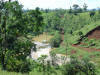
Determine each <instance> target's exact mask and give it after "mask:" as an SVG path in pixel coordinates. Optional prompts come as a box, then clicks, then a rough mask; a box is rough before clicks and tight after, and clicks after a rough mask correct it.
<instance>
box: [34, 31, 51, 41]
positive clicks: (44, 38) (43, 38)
mask: <svg viewBox="0 0 100 75" xmlns="http://www.w3.org/2000/svg"><path fill="white" fill-rule="evenodd" d="M52 37H53V36H51V35H48V34H47V33H43V34H41V35H39V36H36V37H34V38H32V41H38V42H43V40H46V41H47V42H49V40H50V39H51V38H52Z"/></svg>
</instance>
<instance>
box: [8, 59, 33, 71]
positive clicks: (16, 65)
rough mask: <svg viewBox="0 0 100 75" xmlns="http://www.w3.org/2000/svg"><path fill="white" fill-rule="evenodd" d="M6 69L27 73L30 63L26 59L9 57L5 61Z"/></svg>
mask: <svg viewBox="0 0 100 75" xmlns="http://www.w3.org/2000/svg"><path fill="white" fill-rule="evenodd" d="M6 69H7V70H8V71H14V72H21V73H28V72H29V71H30V70H31V69H30V63H29V62H28V61H27V60H24V61H22V60H16V59H15V58H14V57H10V58H9V59H8V62H7V67H6Z"/></svg>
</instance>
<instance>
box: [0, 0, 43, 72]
mask: <svg viewBox="0 0 100 75" xmlns="http://www.w3.org/2000/svg"><path fill="white" fill-rule="evenodd" d="M42 26H43V17H42V16H41V12H40V10H39V8H36V10H32V11H29V12H23V10H22V5H20V4H19V3H18V1H0V64H1V66H2V69H3V70H9V71H16V72H22V73H24V72H29V70H30V69H29V65H30V64H29V63H28V62H27V61H26V57H27V56H29V55H30V52H31V51H30V50H31V48H32V43H31V41H30V39H28V38H27V37H26V36H27V34H28V33H30V31H32V32H36V34H38V32H39V31H41V30H42Z"/></svg>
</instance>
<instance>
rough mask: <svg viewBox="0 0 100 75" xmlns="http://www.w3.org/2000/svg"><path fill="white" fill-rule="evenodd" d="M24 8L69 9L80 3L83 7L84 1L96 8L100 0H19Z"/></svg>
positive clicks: (89, 6)
mask: <svg viewBox="0 0 100 75" xmlns="http://www.w3.org/2000/svg"><path fill="white" fill-rule="evenodd" d="M18 1H19V2H20V3H21V4H22V5H24V8H25V9H26V8H28V9H34V8H36V7H40V8H44V9H46V8H50V9H54V8H64V9H68V8H70V6H72V5H73V4H78V5H80V6H81V7H82V6H83V4H84V3H86V4H87V5H88V8H96V7H99V6H100V5H99V4H100V0H18Z"/></svg>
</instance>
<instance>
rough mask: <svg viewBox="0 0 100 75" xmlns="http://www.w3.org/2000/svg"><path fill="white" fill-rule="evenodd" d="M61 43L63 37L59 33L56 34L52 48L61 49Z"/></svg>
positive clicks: (51, 42)
mask: <svg viewBox="0 0 100 75" xmlns="http://www.w3.org/2000/svg"><path fill="white" fill-rule="evenodd" d="M60 43H61V35H60V34H59V32H56V33H55V35H54V37H53V38H52V39H51V40H50V44H51V46H52V47H59V46H60Z"/></svg>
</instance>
